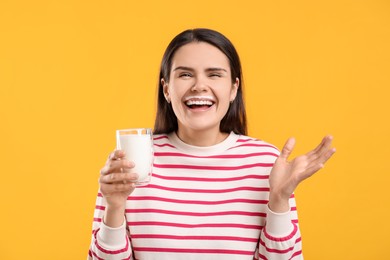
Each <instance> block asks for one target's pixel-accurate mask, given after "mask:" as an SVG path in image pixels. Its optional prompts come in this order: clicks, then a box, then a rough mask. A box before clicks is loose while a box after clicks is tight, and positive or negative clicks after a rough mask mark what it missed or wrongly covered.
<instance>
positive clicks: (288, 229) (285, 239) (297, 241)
mask: <svg viewBox="0 0 390 260" xmlns="http://www.w3.org/2000/svg"><path fill="white" fill-rule="evenodd" d="M290 205H292V207H291V208H290V211H288V212H285V213H275V212H273V211H271V210H270V209H269V207H268V206H267V208H266V213H267V217H266V223H265V226H264V228H263V230H262V232H261V234H260V239H259V246H258V249H257V252H256V255H255V259H272V260H284V259H294V260H298V259H299V260H301V259H303V255H302V241H301V233H300V230H299V226H298V217H297V211H296V207H295V198H294V195H293V196H292V197H291V198H290Z"/></svg>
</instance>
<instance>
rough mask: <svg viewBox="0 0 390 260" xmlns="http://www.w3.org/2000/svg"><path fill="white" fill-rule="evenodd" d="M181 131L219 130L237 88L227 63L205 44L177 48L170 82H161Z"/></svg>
mask: <svg viewBox="0 0 390 260" xmlns="http://www.w3.org/2000/svg"><path fill="white" fill-rule="evenodd" d="M162 83H163V86H164V94H165V97H166V99H167V100H168V102H171V104H172V108H173V111H174V112H175V115H176V117H177V119H178V128H179V132H180V131H191V130H192V131H218V132H219V125H220V122H221V120H222V118H223V117H224V116H225V114H226V112H227V111H228V108H229V105H230V102H231V101H233V100H234V98H235V97H236V94H237V88H238V85H239V82H238V79H236V80H235V82H233V83H232V80H231V71H230V64H229V60H228V58H227V57H226V55H225V54H224V53H223V52H221V51H220V50H219V49H218V48H216V47H214V46H213V45H210V44H208V43H204V42H193V43H189V44H186V45H184V46H182V47H180V48H179V49H178V50H177V51H176V53H175V54H174V57H173V59H172V68H171V71H170V79H169V82H165V81H164V80H163V79H162Z"/></svg>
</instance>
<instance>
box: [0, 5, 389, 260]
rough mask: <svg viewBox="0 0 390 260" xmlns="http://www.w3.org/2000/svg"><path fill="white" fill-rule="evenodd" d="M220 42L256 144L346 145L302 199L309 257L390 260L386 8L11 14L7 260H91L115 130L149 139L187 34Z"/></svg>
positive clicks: (1, 38) (49, 9)
mask: <svg viewBox="0 0 390 260" xmlns="http://www.w3.org/2000/svg"><path fill="white" fill-rule="evenodd" d="M194 27H209V28H214V29H216V30H219V31H221V32H222V33H224V34H225V35H226V36H227V37H228V38H230V39H231V40H232V41H233V43H234V44H235V45H236V47H237V49H238V51H239V53H240V55H241V59H242V63H243V69H244V77H245V93H246V95H245V97H246V102H247V108H248V118H249V130H250V135H252V136H255V137H258V138H261V139H264V140H266V141H268V142H271V143H273V144H275V145H277V146H278V147H281V146H282V145H283V143H284V142H285V140H286V139H287V138H288V137H289V136H295V137H296V138H297V148H296V151H295V152H294V155H297V154H300V153H303V152H306V151H307V150H309V149H311V148H312V147H314V146H315V145H316V144H317V143H318V142H319V141H320V139H321V138H322V136H324V135H325V134H328V133H331V134H333V135H334V137H335V141H334V145H335V146H336V148H337V153H336V155H335V157H334V158H333V159H332V160H331V161H330V162H329V163H328V165H327V166H326V167H325V169H324V170H322V171H321V172H319V173H318V174H317V175H315V176H313V178H311V179H310V180H307V181H306V182H304V183H303V184H302V185H301V186H300V187H299V188H298V190H297V192H296V197H297V200H298V209H299V216H300V223H301V231H302V234H303V243H304V254H305V258H306V259H309V260H310V259H315V260H322V259H323V260H325V259H326V260H329V259H342V260H344V259H355V260H356V259H390V257H389V252H388V250H389V249H388V246H389V233H390V224H389V221H390V209H389V205H390V202H389V201H390V195H389V184H390V183H389V182H390V177H389V176H390V166H389V165H390V164H389V150H390V140H389V135H390V127H389V123H388V121H389V112H390V107H389V103H390V101H389V98H390V95H389V88H390V76H389V75H390V65H389V64H390V47H389V46H390V2H389V1H385V0H383V1H379V0H377V1H373V0H372V1H369V0H367V1H359V0H350V1H345V0H342V1H336V0H332V1H311V0H307V1H303V0H298V1H281V0H280V1H255V0H253V1H238V2H237V1H231V2H229V1H226V0H216V1H206V0H204V1H203V0H202V1H200V0H198V1H182V0H176V1H131V0H122V1H96V0H93V1H92V0H89V1H76V0H68V1H65V0H62V1H49V0H47V1H42V0H40V1H11V0H9V1H7V0H2V1H1V2H0V120H1V127H0V138H1V139H0V141H1V142H0V149H1V153H0V167H1V168H0V172H1V177H0V210H1V213H0V259H7V260H8V259H9V260H14V259H85V257H86V255H87V251H88V247H89V243H90V234H91V225H92V217H93V209H94V203H95V195H96V193H97V189H98V183H97V179H98V176H99V170H100V168H101V167H102V166H103V164H104V162H105V160H106V157H107V155H108V154H109V152H110V151H112V150H113V149H114V147H115V136H114V131H115V130H116V129H119V128H127V127H152V126H153V122H154V113H155V99H156V89H155V87H156V84H157V80H158V78H157V77H158V68H159V63H160V59H161V57H162V54H163V51H164V49H165V47H166V45H167V44H168V42H169V41H170V40H171V39H172V37H174V36H175V35H176V34H177V33H179V32H181V31H182V30H184V29H187V28H194Z"/></svg>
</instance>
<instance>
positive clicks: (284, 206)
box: [268, 192, 290, 213]
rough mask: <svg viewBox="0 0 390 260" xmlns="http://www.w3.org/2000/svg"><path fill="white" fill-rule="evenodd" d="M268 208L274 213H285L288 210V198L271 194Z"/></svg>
mask: <svg viewBox="0 0 390 260" xmlns="http://www.w3.org/2000/svg"><path fill="white" fill-rule="evenodd" d="M268 207H269V209H270V210H271V211H273V212H275V213H283V212H287V211H289V210H290V203H289V198H285V197H284V196H281V195H280V194H278V193H273V192H271V193H270V195H269V201H268Z"/></svg>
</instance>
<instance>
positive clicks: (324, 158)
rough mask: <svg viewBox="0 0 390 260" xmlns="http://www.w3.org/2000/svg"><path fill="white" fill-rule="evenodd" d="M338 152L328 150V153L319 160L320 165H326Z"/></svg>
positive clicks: (332, 149) (334, 149)
mask: <svg viewBox="0 0 390 260" xmlns="http://www.w3.org/2000/svg"><path fill="white" fill-rule="evenodd" d="M335 152H336V148H331V149H328V150H327V151H326V152H324V153H323V154H322V155H321V156H320V157H319V158H318V159H317V161H318V163H321V164H325V163H326V162H327V161H328V160H329V159H330V158H331V157H332V156H333V154H334V153H335Z"/></svg>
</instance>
